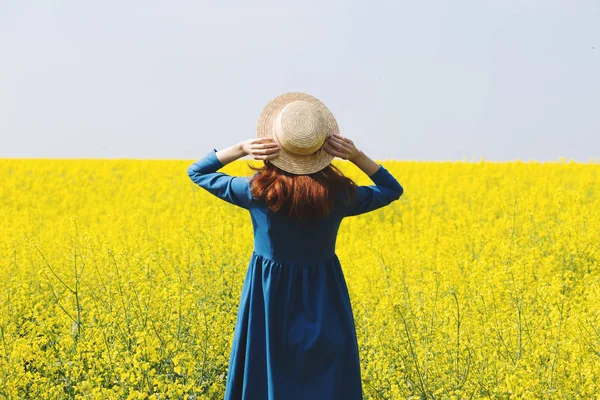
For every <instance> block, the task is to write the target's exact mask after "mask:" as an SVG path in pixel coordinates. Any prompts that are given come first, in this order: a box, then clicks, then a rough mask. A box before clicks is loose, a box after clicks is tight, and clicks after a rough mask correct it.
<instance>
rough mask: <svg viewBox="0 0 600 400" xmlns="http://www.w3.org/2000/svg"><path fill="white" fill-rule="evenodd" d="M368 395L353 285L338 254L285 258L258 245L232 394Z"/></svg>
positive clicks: (282, 397)
mask: <svg viewBox="0 0 600 400" xmlns="http://www.w3.org/2000/svg"><path fill="white" fill-rule="evenodd" d="M296 399H297V400H337V399H339V400H342V399H343V400H362V385H361V375H360V363H359V355H358V345H357V340H356V329H355V325H354V317H353V314H352V308H351V304H350V297H349V295H348V288H347V286H346V281H345V278H344V274H343V272H342V267H341V264H340V261H339V259H338V257H337V255H334V256H332V257H330V258H329V259H326V260H323V261H320V262H314V263H311V264H308V263H303V264H300V263H281V262H278V261H275V260H272V259H269V258H266V257H263V256H262V255H259V254H257V253H256V251H253V253H252V256H251V258H250V262H249V265H248V270H247V272H246V277H245V280H244V284H243V287H242V293H241V297H240V303H239V308H238V315H237V322H236V326H235V330H234V336H233V343H232V347H231V354H230V359H229V369H228V372H227V382H226V390H225V400H296Z"/></svg>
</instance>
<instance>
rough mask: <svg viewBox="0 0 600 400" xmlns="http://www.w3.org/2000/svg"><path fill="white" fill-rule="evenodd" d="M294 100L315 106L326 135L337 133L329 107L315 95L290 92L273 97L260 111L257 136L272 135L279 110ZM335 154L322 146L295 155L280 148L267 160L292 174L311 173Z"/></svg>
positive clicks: (336, 126)
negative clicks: (315, 150)
mask: <svg viewBox="0 0 600 400" xmlns="http://www.w3.org/2000/svg"><path fill="white" fill-rule="evenodd" d="M296 100H305V101H309V102H311V103H313V104H314V105H315V106H317V107H318V108H319V109H320V110H321V112H322V115H323V116H324V118H325V122H326V124H327V127H328V133H327V136H330V135H332V134H334V133H336V134H339V128H338V124H337V121H336V120H335V118H334V117H333V114H332V113H331V111H329V109H328V108H327V107H326V106H325V105H324V104H323V103H322V102H321V101H320V100H319V99H317V98H316V97H313V96H311V95H309V94H307V93H301V92H291V93H285V94H282V95H280V96H277V97H275V98H274V99H273V100H271V101H270V102H269V103H268V104H267V105H266V106H265V107H264V108H263V109H262V111H261V113H260V116H259V118H258V123H257V126H256V134H257V136H258V137H259V138H263V137H268V138H272V137H273V125H274V123H275V118H277V115H278V114H279V112H280V111H281V110H282V109H283V108H284V107H285V106H286V105H287V104H288V103H290V102H292V101H296ZM334 158H335V156H333V155H331V154H329V153H327V152H326V151H325V150H324V149H323V148H322V147H321V148H320V149H319V150H318V151H317V152H316V153H314V154H310V155H295V154H292V153H289V152H286V150H285V149H283V148H282V149H280V150H279V154H278V155H277V157H275V158H273V159H270V160H269V162H270V163H271V164H273V165H275V166H276V167H278V168H281V169H282V170H284V171H287V172H290V173H292V174H300V175H306V174H312V173H314V172H318V171H320V170H322V169H323V168H325V167H327V166H328V165H329V164H331V161H333V159H334Z"/></svg>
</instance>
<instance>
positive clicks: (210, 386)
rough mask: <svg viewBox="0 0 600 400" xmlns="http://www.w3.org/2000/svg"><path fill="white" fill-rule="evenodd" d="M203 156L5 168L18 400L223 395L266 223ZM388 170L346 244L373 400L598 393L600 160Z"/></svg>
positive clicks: (2, 320) (6, 276) (0, 337)
mask: <svg viewBox="0 0 600 400" xmlns="http://www.w3.org/2000/svg"><path fill="white" fill-rule="evenodd" d="M202 154H204V153H203V151H199V156H198V158H200V156H201V155H202ZM193 161H195V160H188V161H181V160H174V161H158V160H155V161H150V160H43V159H36V160H33V159H29V160H18V159H5V160H0V176H1V179H0V199H1V200H0V219H1V221H2V225H1V227H2V230H1V232H0V264H1V265H0V267H1V268H0V398H2V399H29V398H31V399H63V398H64V399H166V398H170V399H222V398H223V393H224V388H225V379H226V376H227V363H228V358H229V350H230V345H231V341H232V338H233V329H234V324H235V318H236V313H237V306H238V302H239V296H240V293H241V288H242V284H243V279H244V275H245V272H246V268H247V264H248V260H249V257H250V255H251V252H252V249H253V242H252V225H251V220H250V216H249V214H248V212H247V211H246V210H243V209H241V208H237V207H235V206H233V205H231V204H228V203H226V202H224V201H222V200H220V199H218V198H216V197H214V196H212V195H211V194H210V193H208V192H206V191H205V190H204V189H202V188H200V187H198V186H196V185H195V184H194V183H192V182H191V181H190V179H189V177H188V176H187V174H186V169H187V167H188V166H189V165H190V164H191V163H192V162H193ZM248 162H251V163H253V164H255V165H259V163H260V162H258V161H252V160H238V161H236V162H234V163H231V164H228V165H226V166H225V167H224V168H222V169H221V170H220V171H221V172H226V173H229V174H231V175H252V174H253V172H252V171H251V170H250V169H249V168H248V167H247V163H248ZM380 162H381V163H382V164H383V165H384V166H385V167H386V168H387V169H388V170H389V171H390V172H391V173H392V174H393V175H394V176H395V177H396V178H397V179H398V181H399V182H400V183H401V184H402V186H403V187H404V190H405V192H404V194H403V196H402V197H401V198H400V200H398V201H397V202H394V203H393V204H391V205H390V206H389V207H386V208H383V209H380V210H377V211H374V212H371V213H369V214H364V215H360V216H355V217H348V218H347V219H345V220H344V221H343V222H342V225H341V227H340V232H339V236H338V241H337V254H338V256H339V258H340V260H341V263H342V266H343V269H344V273H345V277H346V280H347V283H348V287H349V291H350V296H351V300H352V306H353V310H354V316H355V319H356V327H357V334H358V342H359V347H360V357H361V368H362V376H363V386H364V390H365V399H408V398H410V399H497V398H498V399H590V398H597V397H596V396H598V394H597V393H599V392H600V271H599V264H600V248H599V246H600V165H598V164H593V163H589V164H580V163H573V162H566V161H564V160H563V161H560V162H557V163H537V162H529V163H525V162H506V163H496V162H487V161H481V162H408V161H405V162H401V161H387V160H382V161H380ZM334 164H335V165H337V166H339V167H340V168H342V170H343V171H344V172H345V173H346V174H347V175H348V176H350V177H352V178H353V179H355V181H356V182H357V183H358V184H363V185H364V184H371V182H370V180H369V179H368V177H366V176H365V175H364V174H363V173H362V172H361V171H360V170H359V169H358V168H356V167H355V166H354V165H351V164H349V163H347V162H345V161H342V160H338V159H336V160H335V161H334ZM257 400H260V399H257Z"/></svg>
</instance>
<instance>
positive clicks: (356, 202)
mask: <svg viewBox="0 0 600 400" xmlns="http://www.w3.org/2000/svg"><path fill="white" fill-rule="evenodd" d="M324 149H325V150H326V151H327V152H329V153H330V154H333V155H335V156H337V157H340V158H343V159H346V160H349V161H350V162H352V163H354V164H355V165H356V166H357V167H358V168H360V169H361V170H362V171H363V172H364V173H365V174H367V176H368V177H369V178H370V179H371V180H372V181H373V183H375V185H370V186H359V187H358V188H357V191H356V193H355V194H354V196H353V197H352V198H351V199H349V202H348V203H347V204H346V208H345V210H344V212H345V216H352V215H359V214H364V213H367V212H369V211H373V210H376V209H378V208H381V207H384V206H386V205H388V204H390V203H391V202H392V201H394V200H398V199H399V198H400V196H402V194H403V193H404V188H403V187H402V185H400V183H399V182H398V181H397V180H396V178H394V177H393V176H392V174H390V173H389V172H388V170H387V169H385V168H384V166H383V165H381V164H377V163H376V162H375V161H373V160H371V159H370V158H369V157H368V156H367V155H366V154H364V153H363V152H362V151H360V150H358V149H357V148H356V147H355V146H354V143H353V142H352V140H350V139H348V138H345V137H342V136H341V135H332V136H330V137H329V138H328V141H327V143H326V144H325V146H324Z"/></svg>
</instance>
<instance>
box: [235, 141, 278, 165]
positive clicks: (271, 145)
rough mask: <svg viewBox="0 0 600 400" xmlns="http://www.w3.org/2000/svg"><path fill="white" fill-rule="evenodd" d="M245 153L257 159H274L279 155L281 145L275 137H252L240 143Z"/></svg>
mask: <svg viewBox="0 0 600 400" xmlns="http://www.w3.org/2000/svg"><path fill="white" fill-rule="evenodd" d="M240 144H241V147H242V151H243V152H244V154H248V155H251V156H252V158H254V159H255V160H272V159H273V158H277V156H279V150H280V149H279V146H278V145H277V142H275V140H273V138H264V137H263V138H252V139H248V140H245V141H243V142H241V143H240Z"/></svg>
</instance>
